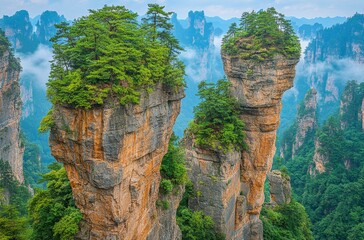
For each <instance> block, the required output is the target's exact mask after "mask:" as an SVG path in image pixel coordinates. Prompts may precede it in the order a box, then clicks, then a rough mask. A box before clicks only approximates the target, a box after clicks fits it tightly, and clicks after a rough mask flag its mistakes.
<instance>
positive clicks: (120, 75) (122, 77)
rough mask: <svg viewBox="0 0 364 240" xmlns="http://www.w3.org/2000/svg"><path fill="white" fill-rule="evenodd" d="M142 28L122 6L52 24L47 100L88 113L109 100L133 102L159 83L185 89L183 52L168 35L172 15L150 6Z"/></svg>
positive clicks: (91, 11) (160, 7)
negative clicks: (88, 110) (51, 54)
mask: <svg viewBox="0 0 364 240" xmlns="http://www.w3.org/2000/svg"><path fill="white" fill-rule="evenodd" d="M148 6H149V9H148V12H147V14H146V15H145V18H143V19H142V24H141V25H139V24H138V22H137V16H138V15H137V14H136V13H133V12H131V11H130V10H128V9H126V8H125V7H123V6H104V7H103V8H102V9H100V10H90V14H89V15H88V16H85V17H81V18H79V19H77V20H75V21H74V22H73V24H72V25H69V24H68V23H61V24H58V25H57V29H58V30H57V33H56V35H55V36H54V37H53V38H52V39H51V41H52V42H53V60H52V62H51V63H52V64H51V73H50V77H49V82H48V84H47V86H48V89H47V95H48V97H49V99H50V100H51V102H52V103H53V104H60V105H64V106H68V107H73V108H83V109H89V108H92V107H94V106H97V105H102V104H104V102H105V100H106V99H107V98H108V97H110V96H111V97H113V98H117V99H118V100H119V102H120V104H127V103H138V102H139V97H140V92H141V91H142V90H144V89H146V90H147V91H152V90H153V87H154V85H155V84H156V83H159V82H162V83H164V84H166V85H167V86H170V87H171V88H172V87H174V88H179V87H181V86H183V85H184V65H183V63H182V62H181V61H180V60H178V58H177V56H178V54H179V52H180V51H181V50H182V48H181V47H180V45H179V43H178V41H177V39H176V38H174V37H173V35H172V33H171V30H172V27H173V25H172V24H171V23H170V22H169V20H170V15H171V14H172V13H170V12H165V11H164V10H163V9H164V7H162V6H159V5H157V4H149V5H148Z"/></svg>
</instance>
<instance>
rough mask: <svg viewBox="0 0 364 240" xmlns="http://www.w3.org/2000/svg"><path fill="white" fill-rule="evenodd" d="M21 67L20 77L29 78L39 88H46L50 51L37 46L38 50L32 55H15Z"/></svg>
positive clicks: (50, 58)
mask: <svg viewBox="0 0 364 240" xmlns="http://www.w3.org/2000/svg"><path fill="white" fill-rule="evenodd" d="M17 57H19V58H20V64H21V66H22V69H23V70H22V73H21V76H25V75H27V76H31V78H32V79H33V81H35V83H36V84H37V85H38V86H39V87H41V88H44V89H45V88H46V83H47V82H48V77H49V73H50V70H51V66H50V62H49V61H50V60H52V49H51V48H49V47H47V46H45V45H39V47H38V49H37V50H36V51H35V52H34V53H32V54H26V55H25V54H17Z"/></svg>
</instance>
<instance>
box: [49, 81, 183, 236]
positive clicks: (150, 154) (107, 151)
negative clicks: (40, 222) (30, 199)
mask: <svg viewBox="0 0 364 240" xmlns="http://www.w3.org/2000/svg"><path fill="white" fill-rule="evenodd" d="M183 96H184V94H183V91H182V90H181V91H179V92H177V93H175V92H168V91H166V90H165V89H164V88H163V87H162V86H161V85H158V86H156V88H155V90H154V92H152V93H150V94H142V96H141V100H140V104H139V105H126V106H120V105H119V104H117V103H115V104H113V103H112V101H109V103H108V104H106V105H104V106H102V107H95V108H93V109H90V110H81V109H73V108H67V107H62V106H55V107H54V111H53V118H54V120H55V126H54V127H53V128H52V129H51V135H50V145H51V150H52V154H53V156H54V157H55V158H56V159H57V160H58V161H60V162H63V163H64V166H65V168H66V171H67V174H68V177H69V179H70V183H71V187H72V191H73V195H74V199H75V203H76V205H77V207H78V208H79V209H80V210H81V212H82V214H83V217H84V218H83V221H82V223H81V232H79V234H78V236H77V238H78V239H92V240H96V239H110V240H121V239H123V240H143V239H147V238H148V239H157V238H156V236H159V235H164V233H159V232H160V231H163V229H162V228H160V225H159V217H160V216H159V215H158V211H157V209H156V201H157V199H158V191H159V183H160V172H159V170H160V165H161V161H162V158H163V156H164V155H165V153H166V152H167V149H168V143H169V139H170V136H171V134H172V128H173V125H174V122H175V119H176V117H177V115H178V114H179V111H180V100H181V98H183ZM172 217H173V216H171V219H174V218H172ZM170 224H172V225H173V227H170V228H169V229H171V228H175V229H176V228H178V227H177V225H176V223H175V222H173V221H172V220H171V222H170ZM173 231H175V232H177V233H178V230H173Z"/></svg>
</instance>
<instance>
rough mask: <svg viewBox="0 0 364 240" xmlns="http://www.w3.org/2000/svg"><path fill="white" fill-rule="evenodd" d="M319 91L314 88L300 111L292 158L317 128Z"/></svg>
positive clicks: (307, 95) (306, 97)
mask: <svg viewBox="0 0 364 240" xmlns="http://www.w3.org/2000/svg"><path fill="white" fill-rule="evenodd" d="M316 94H317V91H316V90H315V89H314V88H313V89H311V90H310V91H309V92H308V93H307V94H306V96H305V100H304V101H303V104H302V105H301V106H300V107H299V109H298V117H297V132H296V136H295V139H294V143H293V146H292V158H294V157H295V153H296V151H297V150H298V149H299V148H300V147H301V146H302V144H303V143H304V141H305V139H306V137H307V135H308V134H309V133H310V132H312V131H314V130H315V129H316V128H317V115H316V113H317V97H316Z"/></svg>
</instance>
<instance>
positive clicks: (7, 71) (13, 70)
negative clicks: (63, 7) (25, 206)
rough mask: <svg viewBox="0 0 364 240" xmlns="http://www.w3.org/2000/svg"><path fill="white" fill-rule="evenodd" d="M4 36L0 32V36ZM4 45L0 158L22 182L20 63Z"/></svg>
mask: <svg viewBox="0 0 364 240" xmlns="http://www.w3.org/2000/svg"><path fill="white" fill-rule="evenodd" d="M0 31H1V30H0ZM1 37H4V38H5V36H3V35H2V32H0V38H1ZM4 48H7V47H6V46H0V160H2V161H5V162H9V164H10V167H11V170H12V172H13V175H14V177H15V179H16V180H17V181H18V182H19V183H23V182H24V175H23V153H24V147H23V146H22V144H21V140H20V129H19V122H20V116H21V98H20V85H19V73H20V65H19V63H18V60H17V59H16V58H15V57H14V56H13V55H12V53H11V52H10V50H9V49H7V50H5V51H3V49H4Z"/></svg>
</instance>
